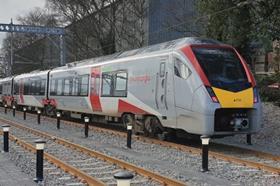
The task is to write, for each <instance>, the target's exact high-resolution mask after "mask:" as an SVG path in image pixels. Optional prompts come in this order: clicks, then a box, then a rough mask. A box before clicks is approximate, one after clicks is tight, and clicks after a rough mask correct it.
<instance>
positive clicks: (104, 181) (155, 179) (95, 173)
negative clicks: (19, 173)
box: [0, 118, 185, 186]
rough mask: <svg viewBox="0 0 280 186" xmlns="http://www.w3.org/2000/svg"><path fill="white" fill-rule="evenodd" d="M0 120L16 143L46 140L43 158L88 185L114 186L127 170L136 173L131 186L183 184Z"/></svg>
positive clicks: (26, 143) (54, 137) (60, 139)
mask: <svg viewBox="0 0 280 186" xmlns="http://www.w3.org/2000/svg"><path fill="white" fill-rule="evenodd" d="M0 121H1V122H3V123H5V124H9V125H11V134H12V136H13V139H14V140H15V138H16V139H17V141H21V144H24V145H25V146H28V148H30V149H31V148H32V145H30V144H31V143H32V142H33V141H34V139H38V138H43V139H45V140H46V141H48V143H47V144H46V149H45V152H46V157H47V158H49V159H50V161H52V162H59V163H58V166H59V167H62V169H65V171H67V172H70V173H72V174H73V175H74V176H76V177H79V178H80V179H82V180H84V181H85V182H86V183H88V184H89V185H116V181H115V180H114V179H113V174H114V173H116V172H119V171H121V170H130V171H132V172H134V173H135V177H134V179H133V180H132V185H143V184H144V185H174V186H176V185H185V184H184V183H182V182H180V181H177V180H174V179H170V178H167V177H165V176H161V175H159V174H156V173H153V172H151V171H148V170H145V169H143V168H141V167H137V166H135V165H133V164H130V163H127V162H125V161H122V160H119V159H116V158H113V157H110V156H107V155H105V154H102V153H99V152H97V151H94V150H91V149H88V148H85V147H82V146H80V145H78V144H74V143H72V142H70V141H67V140H65V139H62V138H59V137H56V136H53V135H51V134H48V133H45V132H41V131H38V130H34V129H32V128H29V127H26V126H23V125H21V124H19V123H17V122H14V121H11V120H7V119H2V118H0Z"/></svg>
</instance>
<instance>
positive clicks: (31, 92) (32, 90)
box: [30, 81, 36, 95]
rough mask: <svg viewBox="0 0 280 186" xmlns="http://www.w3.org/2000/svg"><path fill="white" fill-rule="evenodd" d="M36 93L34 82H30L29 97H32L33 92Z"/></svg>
mask: <svg viewBox="0 0 280 186" xmlns="http://www.w3.org/2000/svg"><path fill="white" fill-rule="evenodd" d="M35 91H36V83H35V81H31V91H30V95H34V92H35Z"/></svg>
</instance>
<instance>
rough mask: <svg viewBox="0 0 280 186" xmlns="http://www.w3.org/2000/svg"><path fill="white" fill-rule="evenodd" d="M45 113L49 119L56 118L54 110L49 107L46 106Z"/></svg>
mask: <svg viewBox="0 0 280 186" xmlns="http://www.w3.org/2000/svg"><path fill="white" fill-rule="evenodd" d="M45 113H46V115H47V116H51V117H53V116H56V109H55V108H54V107H53V106H51V105H46V106H45Z"/></svg>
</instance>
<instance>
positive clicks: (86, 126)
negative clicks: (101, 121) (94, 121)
mask: <svg viewBox="0 0 280 186" xmlns="http://www.w3.org/2000/svg"><path fill="white" fill-rule="evenodd" d="M84 120H85V137H86V138H87V137H88V123H89V117H84Z"/></svg>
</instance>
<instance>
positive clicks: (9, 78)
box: [0, 76, 14, 82]
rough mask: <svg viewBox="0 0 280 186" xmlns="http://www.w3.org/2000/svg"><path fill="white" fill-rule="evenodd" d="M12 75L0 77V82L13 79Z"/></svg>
mask: <svg viewBox="0 0 280 186" xmlns="http://www.w3.org/2000/svg"><path fill="white" fill-rule="evenodd" d="M13 77H14V76H10V77H5V78H3V79H0V82H5V81H10V80H12V79H13Z"/></svg>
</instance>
